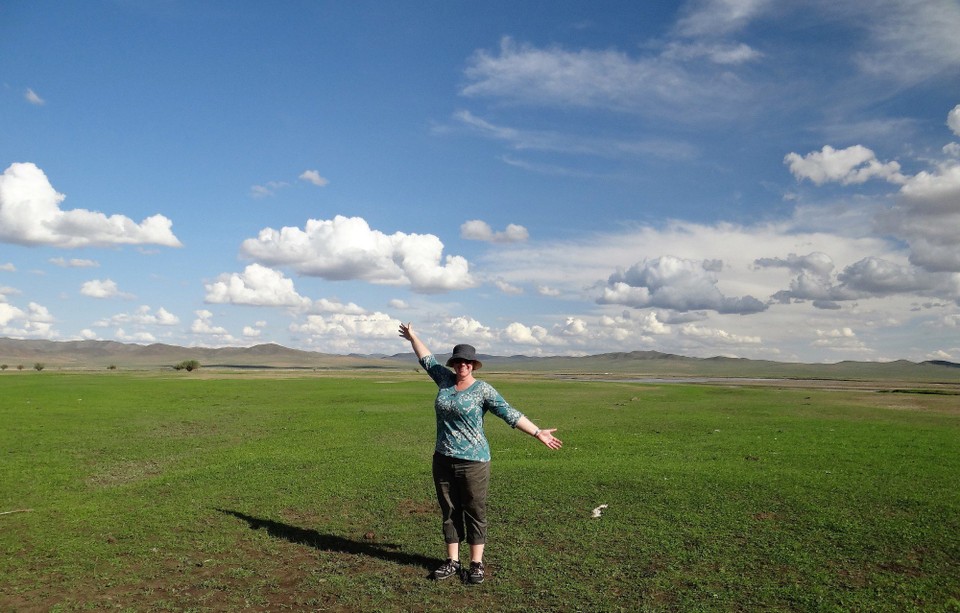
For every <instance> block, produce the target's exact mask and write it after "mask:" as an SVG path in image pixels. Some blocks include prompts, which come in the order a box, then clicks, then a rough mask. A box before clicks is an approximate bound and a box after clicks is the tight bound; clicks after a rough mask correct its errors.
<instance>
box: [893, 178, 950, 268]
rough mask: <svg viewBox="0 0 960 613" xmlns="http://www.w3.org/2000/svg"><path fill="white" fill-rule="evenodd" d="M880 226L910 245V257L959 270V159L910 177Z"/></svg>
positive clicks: (929, 265) (921, 263)
mask: <svg viewBox="0 0 960 613" xmlns="http://www.w3.org/2000/svg"><path fill="white" fill-rule="evenodd" d="M880 223H881V226H882V227H883V228H884V229H885V230H887V231H888V232H890V233H891V234H894V235H896V236H900V237H902V238H904V239H905V240H906V241H907V242H908V243H909V245H910V261H911V262H912V263H914V264H916V265H917V266H920V267H922V268H924V269H926V270H929V271H932V272H960V249H958V248H957V228H960V162H958V161H956V160H951V161H948V162H944V163H942V164H940V165H938V166H937V167H936V168H935V169H934V170H933V171H932V172H927V171H923V172H920V173H918V174H916V175H915V176H913V177H910V178H909V179H908V180H907V181H906V183H905V184H904V185H903V187H902V188H901V189H900V192H899V194H898V195H897V199H896V203H895V204H894V206H893V207H892V208H891V209H890V211H889V212H888V213H886V214H884V215H881V217H880Z"/></svg>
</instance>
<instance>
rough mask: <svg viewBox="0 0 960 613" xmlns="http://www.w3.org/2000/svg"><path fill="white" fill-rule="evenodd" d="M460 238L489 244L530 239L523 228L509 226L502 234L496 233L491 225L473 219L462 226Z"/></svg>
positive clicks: (514, 225)
mask: <svg viewBox="0 0 960 613" xmlns="http://www.w3.org/2000/svg"><path fill="white" fill-rule="evenodd" d="M460 236H461V238H465V239H467V240H471V241H485V242H488V243H519V242H523V241H525V240H527V239H528V238H530V233H529V232H527V229H526V228H524V227H523V226H519V225H517V224H508V225H507V228H506V229H505V230H503V231H502V232H494V231H493V229H492V228H491V227H490V225H489V224H488V223H487V222H485V221H481V220H479V219H471V220H470V221H467V222H464V223H463V224H462V225H461V226H460Z"/></svg>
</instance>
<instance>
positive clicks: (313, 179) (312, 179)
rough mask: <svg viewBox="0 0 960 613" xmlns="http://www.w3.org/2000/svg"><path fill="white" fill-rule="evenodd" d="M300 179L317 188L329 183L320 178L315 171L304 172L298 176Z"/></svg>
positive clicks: (318, 173)
mask: <svg viewBox="0 0 960 613" xmlns="http://www.w3.org/2000/svg"><path fill="white" fill-rule="evenodd" d="M300 179H301V180H303V181H306V182H308V183H313V184H314V185H316V186H318V187H324V186H326V185H327V184H328V183H330V181H328V180H327V179H324V178H323V177H321V176H320V172H319V171H316V170H304V171H303V173H301V175H300Z"/></svg>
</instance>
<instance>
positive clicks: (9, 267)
mask: <svg viewBox="0 0 960 613" xmlns="http://www.w3.org/2000/svg"><path fill="white" fill-rule="evenodd" d="M0 271H3V272H17V267H16V266H14V265H13V264H12V263H10V262H7V263H5V264H0Z"/></svg>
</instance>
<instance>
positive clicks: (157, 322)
mask: <svg viewBox="0 0 960 613" xmlns="http://www.w3.org/2000/svg"><path fill="white" fill-rule="evenodd" d="M151 310H152V309H151V308H150V306H149V305H142V306H140V307H138V308H137V310H136V311H134V312H133V313H118V314H116V315H113V316H111V317H109V318H107V319H101V320H99V321H97V322H96V323H94V324H93V325H94V326H97V327H98V328H105V327H109V326H124V325H131V324H133V325H136V326H175V325H177V324H179V323H180V318H179V317H177V316H176V315H174V314H173V313H171V312H170V311H168V310H166V309H165V308H163V307H160V308H158V309H157V310H156V311H153V312H151Z"/></svg>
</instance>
